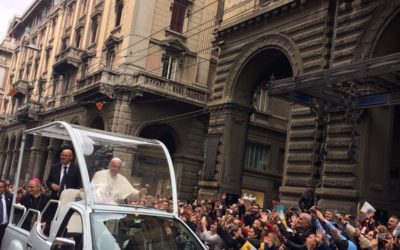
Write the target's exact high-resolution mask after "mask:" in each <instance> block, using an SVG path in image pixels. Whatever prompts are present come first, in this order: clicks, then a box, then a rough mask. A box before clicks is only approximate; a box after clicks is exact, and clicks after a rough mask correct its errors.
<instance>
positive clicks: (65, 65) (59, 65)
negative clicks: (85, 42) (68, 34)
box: [53, 47, 83, 74]
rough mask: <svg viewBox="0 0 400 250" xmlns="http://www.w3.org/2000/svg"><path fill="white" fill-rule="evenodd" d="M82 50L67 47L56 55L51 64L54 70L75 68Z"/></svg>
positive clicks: (62, 70) (60, 71) (60, 70)
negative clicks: (54, 61) (54, 60)
mask: <svg viewBox="0 0 400 250" xmlns="http://www.w3.org/2000/svg"><path fill="white" fill-rule="evenodd" d="M82 53H83V50H81V49H78V48H75V47H68V48H66V49H65V50H63V51H62V52H61V53H60V54H58V55H57V56H56V63H55V64H54V65H53V69H54V71H56V72H58V73H60V74H61V73H64V72H68V71H71V69H76V68H78V67H79V64H80V63H81V55H82Z"/></svg>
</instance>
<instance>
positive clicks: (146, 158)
mask: <svg viewBox="0 0 400 250" xmlns="http://www.w3.org/2000/svg"><path fill="white" fill-rule="evenodd" d="M27 134H31V135H33V136H34V137H35V136H41V137H49V138H54V139H59V140H63V142H64V143H67V144H71V145H72V146H73V150H74V154H75V164H76V165H78V166H79V168H80V173H81V178H82V185H83V192H84V199H83V200H84V202H86V205H88V206H91V207H93V208H96V207H97V208H102V209H115V206H118V207H121V208H122V207H124V208H126V207H135V208H136V209H139V210H141V209H146V210H147V211H149V210H152V211H155V212H156V211H164V212H173V213H175V214H177V194H176V183H175V175H174V171H173V166H172V161H171V158H170V156H169V154H168V151H167V149H166V147H165V146H164V144H162V143H161V142H159V141H157V140H149V139H144V138H137V137H132V136H127V135H121V134H115V133H110V132H106V131H102V130H96V129H90V128H86V127H82V126H77V125H70V124H68V123H65V122H53V123H50V124H48V125H44V126H41V127H37V128H34V129H30V130H27V131H25V133H24V135H25V137H26V135H27ZM57 160H59V159H57ZM43 167H45V166H43ZM19 171H20V168H19ZM19 171H18V173H17V175H18V176H19ZM60 171H61V170H60ZM18 178H19V177H18ZM44 178H46V176H45V177H44Z"/></svg>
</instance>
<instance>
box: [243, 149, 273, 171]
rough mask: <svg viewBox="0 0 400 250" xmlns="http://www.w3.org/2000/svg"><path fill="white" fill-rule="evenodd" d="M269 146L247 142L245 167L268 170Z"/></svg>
mask: <svg viewBox="0 0 400 250" xmlns="http://www.w3.org/2000/svg"><path fill="white" fill-rule="evenodd" d="M269 149H270V148H269V146H266V145H262V144H256V143H247V145H246V155H245V160H244V167H245V168H247V169H254V170H262V171H264V170H266V169H267V165H268V153H269Z"/></svg>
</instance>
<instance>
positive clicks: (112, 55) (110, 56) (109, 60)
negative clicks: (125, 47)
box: [106, 49, 115, 69]
mask: <svg viewBox="0 0 400 250" xmlns="http://www.w3.org/2000/svg"><path fill="white" fill-rule="evenodd" d="M114 59H115V50H114V49H110V50H109V51H107V57H106V67H107V69H112V68H113V64H114Z"/></svg>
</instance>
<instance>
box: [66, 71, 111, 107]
mask: <svg viewBox="0 0 400 250" xmlns="http://www.w3.org/2000/svg"><path fill="white" fill-rule="evenodd" d="M117 77H118V75H117V74H116V73H115V72H113V71H112V70H108V69H102V70H99V71H97V72H95V73H93V74H91V75H89V76H87V77H86V78H84V79H81V80H79V81H78V82H77V86H76V88H75V91H74V94H73V96H74V99H75V100H79V101H83V100H86V101H87V100H95V99H98V98H104V97H106V98H109V99H113V98H114V89H113V88H114V85H115V82H116V80H117Z"/></svg>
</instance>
